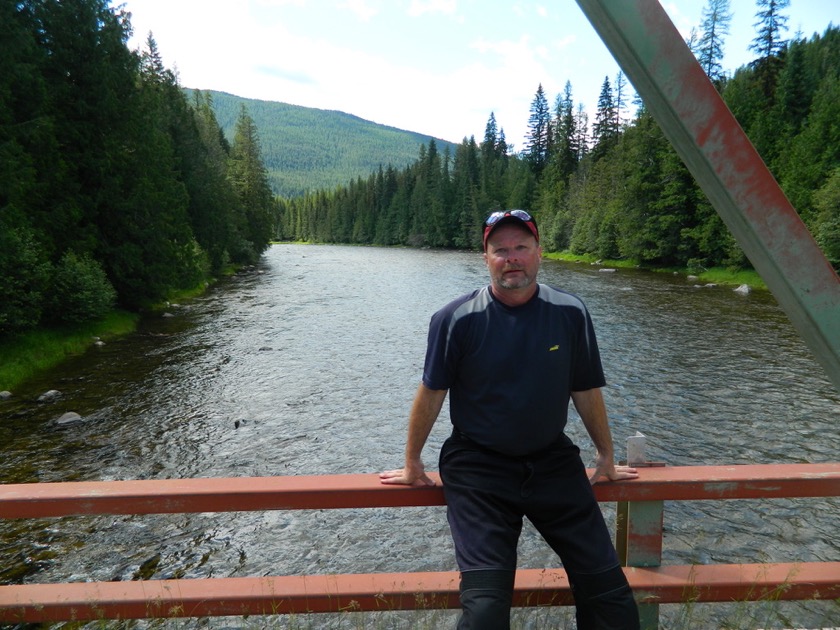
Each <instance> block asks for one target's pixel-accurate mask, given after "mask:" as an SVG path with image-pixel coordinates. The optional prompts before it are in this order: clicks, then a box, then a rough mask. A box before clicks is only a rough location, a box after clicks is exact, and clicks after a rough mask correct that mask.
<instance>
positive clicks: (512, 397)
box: [380, 210, 639, 630]
mask: <svg viewBox="0 0 840 630" xmlns="http://www.w3.org/2000/svg"><path fill="white" fill-rule="evenodd" d="M541 257H542V249H541V247H540V244H539V231H538V229H537V224H536V222H535V221H534V219H533V218H532V217H531V216H530V215H529V214H528V213H527V212H525V211H523V210H510V211H507V212H495V213H493V214H491V215H490V216H489V217H488V219H487V221H486V222H485V226H484V260H485V262H486V264H487V269H488V271H489V273H490V286H489V287H485V288H482V289H479V290H477V291H474V292H473V293H470V294H468V295H464V296H462V297H460V298H458V299H456V300H454V301H453V302H451V303H450V304H448V305H447V306H445V307H444V308H443V309H441V310H440V311H438V312H437V313H435V314H434V316H433V317H432V320H431V324H430V327H429V339H428V347H427V350H426V362H425V367H424V370H423V380H422V383H421V384H420V386H419V388H418V390H417V394H416V395H415V399H414V403H413V405H412V408H411V413H410V416H409V426H408V439H407V444H406V451H405V467H404V468H402V469H399V470H391V471H386V472H383V473H381V475H380V477H381V480H382V483H386V484H407V485H414V486H422V485H434V481H433V480H432V479H430V478H429V477H428V476H427V475H426V472H425V468H424V466H423V461H422V459H421V451H422V449H423V446H424V444H425V443H426V440H427V438H428V436H429V432H430V431H431V429H432V425H433V424H434V422H435V420H436V419H437V417H438V414H439V413H440V410H441V408H442V406H443V401H444V399H445V398H446V394H447V392H449V394H450V416H451V420H452V424H453V431H452V435H451V436H450V437H449V438H448V439H447V440H446V442H445V443H444V445H443V447H442V448H441V453H440V475H441V479H442V481H443V489H444V494H445V496H446V504H447V518H448V520H449V525H450V529H451V532H452V537H453V540H454V543H455V553H456V558H457V561H458V567H459V569H460V571H461V608H462V615H461V618H460V620H459V623H458V627H459V628H461V629H466V628H470V629H472V630H493V629H495V628H505V629H506V628H509V627H510V606H511V599H512V591H513V582H514V574H515V571H516V546H517V542H518V539H519V535H520V532H521V528H522V517H523V516H526V517H528V519H529V520H530V521H531V522H532V523H533V524H534V526H535V527H536V529H537V530H538V531H539V532H540V534H541V535H542V536H543V538H545V540H546V541H547V542H548V544H549V545H550V546H551V547H552V549H554V551H555V552H556V553H557V554H558V555H559V556H560V559H561V560H562V561H563V566H564V568H565V569H566V572H567V574H568V576H569V580H570V582H571V584H572V588H573V592H574V597H575V604H576V609H577V610H576V613H577V627H578V629H579V630H586V629H590V628H599V629H602V628H603V629H606V628H610V629H613V628H615V629H618V628H621V629H635V628H638V627H639V616H638V610H637V608H636V604H635V601H634V600H633V595H632V592H631V590H630V587H629V586H628V584H627V580H626V578H625V577H624V573H623V571H622V570H621V567H620V566H619V563H618V558H617V555H616V552H615V548H614V547H613V544H612V541H611V539H610V535H609V531H608V529H607V527H606V524H605V523H604V519H603V517H602V515H601V511H600V509H599V507H598V504H597V502H596V501H595V497H594V494H593V492H592V488H591V484H593V483H595V482H596V481H598V480H600V479H602V478H605V479H607V480H619V479H633V478H636V477H637V476H638V475H637V473H636V471H635V470H634V469H632V468H627V467H620V466H619V467H616V466H615V465H614V463H613V445H612V437H611V435H610V429H609V425H608V422H607V413H606V409H605V406H604V400H603V398H602V395H601V389H600V388H601V387H602V386H603V385H604V383H605V381H604V375H603V371H602V368H601V360H600V355H599V353H598V346H597V343H596V340H595V333H594V329H593V326H592V321H591V319H590V317H589V314H588V312H587V310H586V307H585V306H584V304H583V303H582V302H581V301H580V300H579V299H578V298H577V297H575V296H573V295H571V294H568V293H565V292H563V291H560V290H558V289H555V288H552V287H548V286H546V285H542V284H538V283H537V282H536V279H537V272H538V270H539V266H540V260H541ZM570 398H571V400H572V401H574V404H575V407H576V408H577V410H578V413H579V414H580V416H581V419H582V420H583V423H584V426H585V427H586V430H587V432H588V434H589V436H590V438H591V439H592V441H593V443H594V444H595V447H596V449H597V455H596V459H595V470H594V473H593V474H592V476H591V477H589V478H587V475H586V470H585V468H584V465H583V462H582V461H581V458H580V455H579V452H580V451H579V449H578V448H577V447H576V446H575V445H574V444H573V443H572V442H571V440H570V439H569V438H568V437H567V436H566V435H565V433H564V432H563V429H564V427H565V425H566V420H567V413H568V405H569V400H570Z"/></svg>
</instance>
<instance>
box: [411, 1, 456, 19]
mask: <svg viewBox="0 0 840 630" xmlns="http://www.w3.org/2000/svg"><path fill="white" fill-rule="evenodd" d="M457 9H458V3H457V1H456V0H411V4H410V5H409V7H408V15H410V16H411V17H420V16H421V15H426V14H429V15H434V14H441V15H454V14H455V12H456V11H457Z"/></svg>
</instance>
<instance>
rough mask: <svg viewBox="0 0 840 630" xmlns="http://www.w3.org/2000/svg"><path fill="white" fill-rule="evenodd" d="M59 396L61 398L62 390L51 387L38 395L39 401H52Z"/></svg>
mask: <svg viewBox="0 0 840 630" xmlns="http://www.w3.org/2000/svg"><path fill="white" fill-rule="evenodd" d="M58 398H61V392H60V391H58V390H57V389H51V390H49V391H46V392H44V393H43V394H41V395H40V396H38V402H39V403H42V402H52V401H53V400H56V399H58Z"/></svg>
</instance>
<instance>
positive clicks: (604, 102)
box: [592, 77, 618, 159]
mask: <svg viewBox="0 0 840 630" xmlns="http://www.w3.org/2000/svg"><path fill="white" fill-rule="evenodd" d="M616 119H617V116H616V104H615V99H614V97H613V91H612V87H611V86H610V79H609V77H604V82H603V83H602V84H601V94H600V96H599V97H598V109H597V110H596V112H595V123H594V124H593V125H592V141H593V143H594V145H595V146H594V148H593V149H592V153H593V157H594V158H595V159H599V158H601V157H603V156H604V155H606V153H607V152H608V151H609V150H610V148H611V147H612V146H613V145H614V144H615V142H616V140H617V139H618V126H617V125H616Z"/></svg>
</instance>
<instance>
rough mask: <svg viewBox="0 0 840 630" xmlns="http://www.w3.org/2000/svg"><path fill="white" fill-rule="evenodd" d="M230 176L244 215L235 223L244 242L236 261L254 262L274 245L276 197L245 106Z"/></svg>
mask: <svg viewBox="0 0 840 630" xmlns="http://www.w3.org/2000/svg"><path fill="white" fill-rule="evenodd" d="M228 176H229V177H230V180H231V182H232V183H233V187H234V190H236V192H237V195H238V196H239V201H240V203H241V206H242V213H243V214H242V216H240V217H239V220H238V221H236V220H235V222H236V223H237V224H238V227H239V230H240V234H241V236H242V239H243V240H242V242H241V248H240V250H239V251H238V252H237V253H236V254H237V256H236V258H235V259H237V260H239V261H241V262H250V263H253V262H256V260H257V258H258V257H259V256H260V254H262V252H263V251H264V250H265V248H266V247H267V246H268V244H269V243H270V242H271V224H272V215H273V206H274V195H273V193H272V192H271V187H270V186H269V184H268V173H267V171H266V168H265V165H264V164H263V160H262V153H261V150H260V141H259V135H258V133H257V126H256V125H255V124H254V121H253V119H252V118H251V117H250V116H249V115H248V111H247V109H246V107H245V105H242V108H241V110H240V112H239V118H238V119H237V121H236V129H235V131H234V137H233V145H232V147H231V153H230V166H229V170H228Z"/></svg>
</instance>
